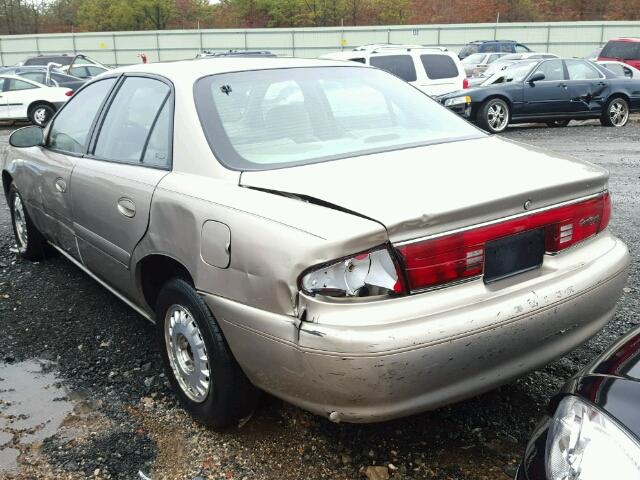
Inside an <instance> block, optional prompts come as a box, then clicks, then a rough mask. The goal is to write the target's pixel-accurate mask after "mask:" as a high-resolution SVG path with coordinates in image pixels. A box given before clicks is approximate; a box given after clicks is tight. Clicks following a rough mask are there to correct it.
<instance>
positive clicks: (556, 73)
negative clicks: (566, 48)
mask: <svg viewBox="0 0 640 480" xmlns="http://www.w3.org/2000/svg"><path fill="white" fill-rule="evenodd" d="M537 73H543V74H544V80H545V81H559V80H564V79H565V78H564V68H563V67H562V60H547V61H544V62H542V63H541V64H540V65H538V66H537V67H536V68H535V69H534V70H533V72H532V74H531V76H533V75H535V74H537Z"/></svg>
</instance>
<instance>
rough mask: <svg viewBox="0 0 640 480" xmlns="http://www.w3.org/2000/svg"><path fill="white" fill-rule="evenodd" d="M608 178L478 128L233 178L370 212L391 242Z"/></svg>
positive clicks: (578, 193) (593, 186)
mask: <svg viewBox="0 0 640 480" xmlns="http://www.w3.org/2000/svg"><path fill="white" fill-rule="evenodd" d="M607 178H608V174H607V172H606V171H605V170H603V169H602V168H600V167H597V166H595V165H592V164H589V163H585V162H581V161H578V160H575V159H573V158H570V157H564V156H560V155H557V154H550V153H548V152H545V151H543V150H541V149H538V148H535V147H532V146H528V145H524V144H519V143H516V142H513V141H509V140H504V139H500V138H498V137H487V136H482V137H479V138H476V139H472V140H465V141H455V142H448V143H441V144H437V145H430V146H424V147H417V148H409V149H401V150H395V151H391V152H385V153H378V154H372V155H362V156H358V157H352V158H349V159H344V160H338V161H328V162H323V163H316V164H310V165H304V166H297V167H291V168H282V169H277V170H267V171H257V172H254V171H252V172H243V173H242V175H241V177H240V185H241V186H244V187H251V188H257V189H262V190H267V191H271V192H274V193H285V194H293V195H296V196H298V197H299V198H300V199H307V200H308V199H314V200H317V201H319V202H321V203H322V204H324V205H325V206H328V207H334V208H339V209H342V210H346V211H349V212H352V213H355V214H358V215H360V216H363V217H367V218H370V219H373V220H375V221H377V222H379V223H381V224H382V225H384V227H385V228H386V229H387V231H388V234H389V238H390V240H391V241H392V242H398V241H403V240H409V239H413V238H418V237H421V236H425V235H431V234H435V233H440V232H444V231H448V230H452V229H455V228H460V227H465V226H469V225H474V224H477V223H481V222H485V221H489V220H494V219H497V218H502V217H506V216H509V215H514V214H518V213H522V212H524V204H525V202H528V201H530V205H531V207H530V208H533V209H535V208H542V207H546V206H549V205H553V204H556V203H559V202H562V201H566V200H571V199H575V198H579V197H582V196H586V195H590V194H594V193H597V192H600V191H602V190H603V189H604V188H605V187H606V183H607ZM292 221H295V219H292Z"/></svg>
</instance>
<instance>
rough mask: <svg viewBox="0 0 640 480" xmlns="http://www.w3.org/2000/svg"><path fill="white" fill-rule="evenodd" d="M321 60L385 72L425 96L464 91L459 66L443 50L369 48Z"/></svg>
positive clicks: (360, 48) (325, 56) (440, 48)
mask: <svg viewBox="0 0 640 480" xmlns="http://www.w3.org/2000/svg"><path fill="white" fill-rule="evenodd" d="M320 58H323V59H329V60H350V61H353V62H358V63H364V64H365V65H371V66H373V67H377V68H380V69H382V70H386V71H387V72H389V73H393V74H394V75H395V76H397V77H400V78H401V79H403V80H404V81H406V82H409V83H410V84H411V85H413V86H415V87H417V88H419V89H420V90H422V91H423V92H425V93H426V94H428V95H442V94H445V93H448V92H453V91H455V90H459V89H461V88H466V87H467V78H466V74H465V71H464V66H463V65H462V62H460V60H459V59H458V57H457V56H456V55H455V54H453V53H452V52H449V51H448V50H447V49H446V48H444V47H420V46H417V47H416V46H414V45H382V46H381V45H368V46H363V47H359V48H357V49H355V50H352V51H348V52H336V53H329V54H326V55H322V56H321V57H320Z"/></svg>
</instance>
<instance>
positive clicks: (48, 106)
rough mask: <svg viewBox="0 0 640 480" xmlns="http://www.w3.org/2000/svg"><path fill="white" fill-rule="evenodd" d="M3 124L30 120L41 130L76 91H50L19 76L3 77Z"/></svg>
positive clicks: (0, 111) (0, 101) (0, 108)
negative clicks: (7, 121)
mask: <svg viewBox="0 0 640 480" xmlns="http://www.w3.org/2000/svg"><path fill="white" fill-rule="evenodd" d="M0 84H1V85H2V94H1V95H0V120H22V119H28V120H29V121H30V122H31V123H33V124H34V125H38V126H40V127H42V126H44V125H46V124H47V123H48V122H49V120H51V117H53V114H54V113H55V112H56V111H57V110H58V108H60V107H61V106H62V105H63V104H64V103H65V102H66V101H67V100H69V97H71V96H72V95H73V90H71V89H70V88H63V87H47V86H46V85H43V84H41V83H38V82H34V81H33V80H29V79H28V78H24V77H18V76H17V75H0Z"/></svg>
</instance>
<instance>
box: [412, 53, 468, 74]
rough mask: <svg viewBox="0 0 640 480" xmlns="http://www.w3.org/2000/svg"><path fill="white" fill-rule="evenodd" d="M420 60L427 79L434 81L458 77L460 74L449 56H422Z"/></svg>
mask: <svg viewBox="0 0 640 480" xmlns="http://www.w3.org/2000/svg"><path fill="white" fill-rule="evenodd" d="M420 60H421V61H422V66H423V67H424V71H425V72H426V73H427V77H429V78H430V79H432V80H439V79H441V78H452V77H457V76H458V75H459V74H460V73H459V72H458V66H457V65H456V62H454V61H453V59H452V58H451V57H449V56H448V55H433V54H431V55H420Z"/></svg>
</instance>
